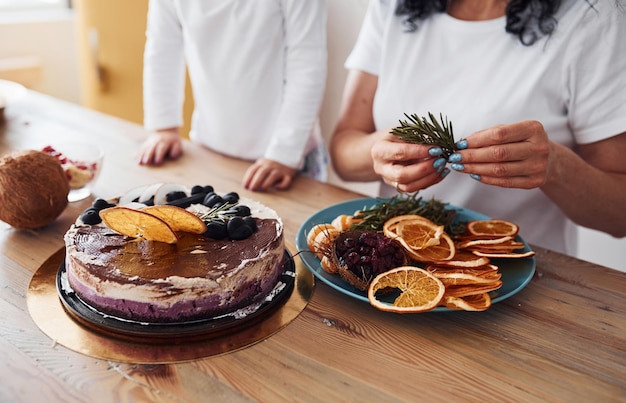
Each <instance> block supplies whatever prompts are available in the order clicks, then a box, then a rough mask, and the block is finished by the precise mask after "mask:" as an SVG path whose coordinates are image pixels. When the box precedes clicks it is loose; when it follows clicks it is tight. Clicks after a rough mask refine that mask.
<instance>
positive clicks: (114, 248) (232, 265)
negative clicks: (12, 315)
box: [65, 200, 285, 323]
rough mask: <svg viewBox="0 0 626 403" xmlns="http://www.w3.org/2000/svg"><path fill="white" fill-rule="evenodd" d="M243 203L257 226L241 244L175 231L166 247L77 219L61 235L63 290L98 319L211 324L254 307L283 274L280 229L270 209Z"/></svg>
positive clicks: (160, 243)
mask: <svg viewBox="0 0 626 403" xmlns="http://www.w3.org/2000/svg"><path fill="white" fill-rule="evenodd" d="M242 202H244V203H245V205H246V206H248V207H250V210H251V213H250V216H251V217H253V219H254V221H255V223H256V228H255V231H254V232H253V233H252V234H251V235H250V236H249V237H247V238H246V239H241V240H233V239H230V238H228V237H225V238H223V239H213V238H211V237H209V236H205V235H203V234H192V233H181V234H180V238H179V240H178V242H176V243H175V244H168V243H165V242H158V241H147V240H142V239H136V238H131V237H127V236H124V235H121V234H119V233H116V232H115V231H113V230H111V229H110V228H108V227H106V226H104V225H103V224H101V223H100V224H96V225H88V224H85V223H84V222H82V221H81V219H79V220H77V222H76V223H75V224H74V225H73V226H72V227H71V228H70V229H69V230H68V231H67V233H66V234H65V244H66V259H65V265H66V266H65V267H66V272H67V279H68V282H69V286H70V287H71V289H72V290H73V292H75V293H76V295H77V296H78V297H79V298H80V299H81V300H82V301H84V302H85V303H86V304H88V305H89V306H90V307H93V308H94V309H95V310H97V311H99V312H102V313H103V314H107V315H112V316H115V317H118V318H122V319H128V320H133V321H142V322H143V321H145V322H149V323H179V322H189V321H194V320H200V319H206V318H213V317H218V316H220V315H226V314H229V313H232V312H235V311H237V310H240V309H242V308H244V307H248V306H250V305H253V304H259V303H260V302H262V301H263V300H264V299H265V297H266V296H267V295H268V294H269V293H270V292H271V291H272V290H273V289H274V287H275V286H276V284H277V282H278V279H279V276H280V274H281V272H282V268H283V262H284V254H285V243H284V238H283V227H282V221H281V220H280V218H279V217H278V215H277V214H276V212H275V211H273V210H271V209H269V208H267V207H265V206H263V205H262V204H260V203H257V202H255V201H252V200H245V201H243V200H242ZM199 207H202V206H199ZM190 208H191V209H193V208H194V206H191V207H190ZM202 208H204V209H205V210H206V207H202Z"/></svg>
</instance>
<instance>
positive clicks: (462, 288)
mask: <svg viewBox="0 0 626 403" xmlns="http://www.w3.org/2000/svg"><path fill="white" fill-rule="evenodd" d="M502 284H503V283H502V280H496V281H492V282H489V283H487V284H470V285H458V286H448V287H446V289H445V296H446V297H457V298H463V297H468V296H470V295H479V294H483V293H487V292H491V291H495V290H497V289H498V288H500V287H502Z"/></svg>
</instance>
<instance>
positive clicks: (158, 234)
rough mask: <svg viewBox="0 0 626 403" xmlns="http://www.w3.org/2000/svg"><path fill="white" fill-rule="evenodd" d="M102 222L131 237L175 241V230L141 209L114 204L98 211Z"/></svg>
mask: <svg viewBox="0 0 626 403" xmlns="http://www.w3.org/2000/svg"><path fill="white" fill-rule="evenodd" d="M100 217H101V218H102V222H104V224H105V225H106V226H107V227H109V228H111V229H112V230H113V231H116V232H119V233H120V234H122V235H126V236H129V237H132V238H141V239H145V240H148V241H160V242H166V243H170V244H172V243H176V241H177V240H178V236H177V235H176V232H174V230H172V228H171V227H170V226H169V225H168V224H167V223H166V222H165V221H163V220H162V219H160V218H159V217H157V216H154V215H152V214H148V213H146V212H144V211H141V210H135V209H132V208H129V207H123V206H116V207H110V208H106V209H104V210H101V211H100Z"/></svg>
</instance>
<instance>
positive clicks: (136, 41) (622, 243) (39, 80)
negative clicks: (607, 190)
mask: <svg viewBox="0 0 626 403" xmlns="http://www.w3.org/2000/svg"><path fill="white" fill-rule="evenodd" d="M367 2H368V0H328V6H329V16H328V28H327V29H328V46H329V59H328V73H329V75H328V80H327V86H326V95H325V98H324V104H323V106H322V111H321V122H322V130H323V132H324V133H325V135H326V136H329V135H330V133H331V131H332V127H333V125H334V121H335V119H336V117H337V112H338V109H339V102H340V99H341V92H342V89H343V82H344V80H345V76H346V72H345V70H344V68H343V61H344V59H345V57H346V56H347V54H348V52H349V51H350V48H351V46H352V43H353V42H354V40H355V38H356V36H357V34H358V30H359V26H360V23H361V20H362V18H363V15H364V13H365V10H366V7H367ZM147 3H148V1H147V0H131V1H128V0H74V1H72V8H69V7H68V4H69V0H0V79H5V80H12V81H17V82H20V83H22V84H23V85H25V86H26V87H28V88H30V89H33V90H36V91H39V92H42V93H45V94H48V95H51V96H54V97H58V98H61V99H64V100H67V101H69V102H74V103H79V104H82V105H84V106H86V107H89V108H92V109H96V110H98V111H101V112H104V113H108V114H111V115H114V116H117V117H119V118H122V119H126V120H130V121H133V122H136V123H139V124H141V122H142V119H143V113H142V106H141V97H142V94H141V71H142V58H143V55H142V52H143V44H144V40H145V37H144V32H145V26H146V21H145V15H146V10H147ZM192 105H193V101H192V100H191V99H190V97H187V101H186V105H185V115H186V116H187V118H188V117H189V116H190V113H191V108H192ZM187 129H188V127H187ZM86 135H88V133H86ZM330 180H331V182H332V183H334V184H337V185H339V186H343V187H347V188H350V189H352V190H356V191H359V192H362V193H364V194H367V195H371V194H373V192H374V185H373V184H357V185H355V184H352V183H346V182H343V181H341V180H339V179H338V178H337V177H336V176H335V175H334V174H333V173H332V172H331V178H330ZM576 230H577V231H579V233H580V241H579V256H578V257H579V258H581V259H584V260H588V261H591V262H594V263H598V264H601V265H605V266H608V267H612V268H616V269H619V270H622V271H626V261H625V260H624V259H623V258H622V256H621V253H622V251H625V250H626V239H621V240H618V239H615V238H612V237H610V236H608V235H605V234H603V233H600V232H597V231H593V230H589V229H586V228H577V229H576ZM522 235H523V229H522Z"/></svg>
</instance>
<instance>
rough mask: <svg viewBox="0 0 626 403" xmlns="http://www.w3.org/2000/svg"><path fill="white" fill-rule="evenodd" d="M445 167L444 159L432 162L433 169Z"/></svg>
mask: <svg viewBox="0 0 626 403" xmlns="http://www.w3.org/2000/svg"><path fill="white" fill-rule="evenodd" d="M445 165H446V159H445V158H437V159H436V160H435V162H433V168H435V169H438V168H441V167H443V166H445Z"/></svg>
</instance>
